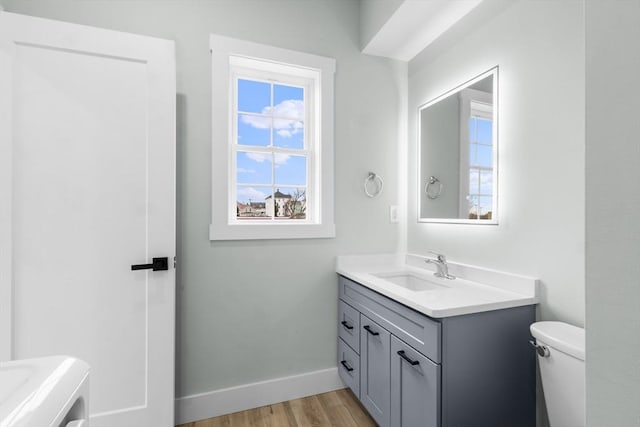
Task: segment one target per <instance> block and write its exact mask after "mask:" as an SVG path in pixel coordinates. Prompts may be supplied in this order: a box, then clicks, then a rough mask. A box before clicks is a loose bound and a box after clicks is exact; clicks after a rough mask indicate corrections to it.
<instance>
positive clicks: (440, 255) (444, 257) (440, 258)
mask: <svg viewBox="0 0 640 427" xmlns="http://www.w3.org/2000/svg"><path fill="white" fill-rule="evenodd" d="M427 252H429V253H430V254H434V255H435V256H436V258H438V261H440V262H447V257H446V256H444V255H443V254H439V253H438V252H434V251H427Z"/></svg>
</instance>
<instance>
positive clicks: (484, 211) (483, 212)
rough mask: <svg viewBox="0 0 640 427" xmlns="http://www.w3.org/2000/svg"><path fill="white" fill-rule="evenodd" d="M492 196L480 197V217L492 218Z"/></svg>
mask: <svg viewBox="0 0 640 427" xmlns="http://www.w3.org/2000/svg"><path fill="white" fill-rule="evenodd" d="M492 204H493V198H492V197H478V216H479V219H491V210H492V209H493V205H492Z"/></svg>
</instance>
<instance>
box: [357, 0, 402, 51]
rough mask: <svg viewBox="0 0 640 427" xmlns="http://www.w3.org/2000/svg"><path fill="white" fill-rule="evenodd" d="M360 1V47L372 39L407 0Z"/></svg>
mask: <svg viewBox="0 0 640 427" xmlns="http://www.w3.org/2000/svg"><path fill="white" fill-rule="evenodd" d="M359 1H360V47H361V48H362V49H364V47H365V46H366V45H367V44H368V43H369V42H370V41H371V39H372V38H373V37H374V36H375V35H376V34H377V32H378V31H380V29H381V28H382V27H383V26H384V24H386V23H387V21H388V20H389V18H390V17H391V16H392V15H393V13H394V12H395V11H396V10H397V9H398V8H399V7H400V5H401V4H402V3H404V2H405V1H406V0H359Z"/></svg>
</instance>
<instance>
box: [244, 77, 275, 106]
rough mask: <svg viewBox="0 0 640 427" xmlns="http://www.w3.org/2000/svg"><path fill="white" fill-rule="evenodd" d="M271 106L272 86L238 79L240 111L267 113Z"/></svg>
mask: <svg viewBox="0 0 640 427" xmlns="http://www.w3.org/2000/svg"><path fill="white" fill-rule="evenodd" d="M270 106H271V84H269V83H263V82H256V81H254V80H245V79H238V111H243V112H246V113H263V112H267V111H268V109H269V107H270Z"/></svg>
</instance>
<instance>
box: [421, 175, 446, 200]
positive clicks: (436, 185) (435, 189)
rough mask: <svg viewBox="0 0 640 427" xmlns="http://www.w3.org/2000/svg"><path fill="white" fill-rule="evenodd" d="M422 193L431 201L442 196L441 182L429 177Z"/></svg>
mask: <svg viewBox="0 0 640 427" xmlns="http://www.w3.org/2000/svg"><path fill="white" fill-rule="evenodd" d="M424 192H425V193H426V194H427V197H428V198H430V199H431V200H435V199H437V198H438V197H439V196H440V194H442V182H440V180H439V179H438V178H436V177H435V176H433V175H431V176H430V177H429V181H428V182H427V185H426V186H425V187H424Z"/></svg>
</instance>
